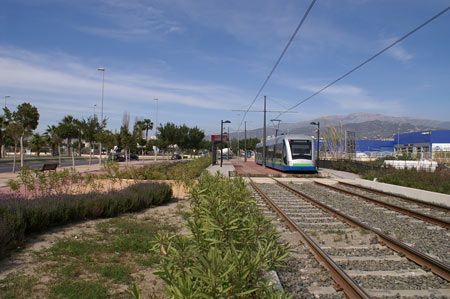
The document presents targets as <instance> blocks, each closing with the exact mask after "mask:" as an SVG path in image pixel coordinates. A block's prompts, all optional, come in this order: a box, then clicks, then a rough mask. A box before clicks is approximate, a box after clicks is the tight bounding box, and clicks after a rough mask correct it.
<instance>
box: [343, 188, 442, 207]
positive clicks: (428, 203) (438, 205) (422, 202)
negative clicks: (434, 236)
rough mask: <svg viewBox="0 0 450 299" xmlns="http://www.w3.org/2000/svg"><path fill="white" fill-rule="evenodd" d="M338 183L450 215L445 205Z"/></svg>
mask: <svg viewBox="0 0 450 299" xmlns="http://www.w3.org/2000/svg"><path fill="white" fill-rule="evenodd" d="M338 183H339V184H341V185H344V186H348V187H353V188H358V189H361V190H365V191H368V192H372V193H377V194H380V195H384V196H392V197H398V198H401V199H403V200H405V201H409V202H413V203H415V204H417V205H421V206H424V207H427V208H429V209H435V210H441V211H444V212H447V213H450V207H447V206H444V205H441V204H438V203H434V202H426V201H423V200H420V199H416V198H412V197H408V196H405V195H401V194H395V193H391V192H386V191H381V190H376V189H373V188H369V187H365V186H361V185H354V184H350V183H347V182H341V181H338Z"/></svg>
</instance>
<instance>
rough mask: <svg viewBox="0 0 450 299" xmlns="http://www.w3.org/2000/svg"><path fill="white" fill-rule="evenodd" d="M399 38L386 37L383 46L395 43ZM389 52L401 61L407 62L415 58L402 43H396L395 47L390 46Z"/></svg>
mask: <svg viewBox="0 0 450 299" xmlns="http://www.w3.org/2000/svg"><path fill="white" fill-rule="evenodd" d="M397 39H398V38H396V37H393V38H389V39H386V40H384V41H383V42H382V44H383V46H384V47H386V46H388V45H389V44H391V43H393V42H394V41H396V40H397ZM386 53H387V54H389V55H390V56H391V57H394V58H395V59H397V60H399V61H401V62H407V61H409V60H411V59H413V58H414V56H413V55H412V54H410V53H408V52H407V51H406V49H405V48H404V47H403V46H402V45H399V44H397V45H395V46H394V47H392V48H390V49H389V50H387V52H386Z"/></svg>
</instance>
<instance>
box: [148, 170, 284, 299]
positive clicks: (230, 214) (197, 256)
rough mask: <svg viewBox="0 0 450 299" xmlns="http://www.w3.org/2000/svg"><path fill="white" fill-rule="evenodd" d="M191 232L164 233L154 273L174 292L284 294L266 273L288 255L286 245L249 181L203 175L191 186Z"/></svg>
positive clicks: (157, 247)
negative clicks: (187, 233) (280, 239)
mask: <svg viewBox="0 0 450 299" xmlns="http://www.w3.org/2000/svg"><path fill="white" fill-rule="evenodd" d="M191 201H192V207H193V209H192V213H191V214H190V216H189V218H188V227H189V229H190V231H191V233H192V234H191V235H189V236H186V235H183V236H180V235H160V239H159V241H158V242H157V243H155V245H154V246H153V250H154V251H156V252H158V253H159V254H161V255H162V258H161V260H160V263H159V267H160V270H159V271H158V272H157V273H156V274H158V275H159V276H160V277H161V278H162V279H163V280H164V281H166V282H167V284H168V286H167V288H166V291H167V293H168V295H169V297H171V298H284V297H287V295H286V294H283V293H282V292H281V291H279V290H275V289H273V288H272V287H271V286H270V282H268V281H267V279H266V278H265V274H266V273H267V272H268V271H270V270H273V269H275V268H277V267H279V266H281V263H282V262H283V261H284V260H285V259H286V257H287V255H288V253H287V251H288V246H287V245H285V244H280V243H279V242H278V237H279V233H278V232H277V231H276V229H275V228H274V227H273V226H272V224H271V222H270V220H268V219H266V218H265V217H264V216H263V215H262V213H261V212H260V211H259V210H258V209H257V205H256V201H254V200H253V199H251V198H250V193H249V191H248V189H247V186H246V184H245V182H244V181H243V180H242V179H241V178H238V179H232V180H230V179H225V178H224V177H222V176H219V175H218V176H215V177H213V176H211V175H204V176H202V178H201V179H200V180H199V182H198V184H197V185H196V186H195V187H193V188H192V189H191Z"/></svg>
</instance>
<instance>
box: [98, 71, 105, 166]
mask: <svg viewBox="0 0 450 299" xmlns="http://www.w3.org/2000/svg"><path fill="white" fill-rule="evenodd" d="M97 70H98V71H99V72H102V113H101V117H100V126H103V99H104V97H105V68H103V67H99V68H97ZM99 146H100V148H99V151H98V154H99V155H98V157H99V158H98V162H99V164H100V165H102V143H101V142H100V144H99Z"/></svg>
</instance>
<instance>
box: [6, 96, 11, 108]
mask: <svg viewBox="0 0 450 299" xmlns="http://www.w3.org/2000/svg"><path fill="white" fill-rule="evenodd" d="M7 98H10V96H5V108H6V99H7Z"/></svg>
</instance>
